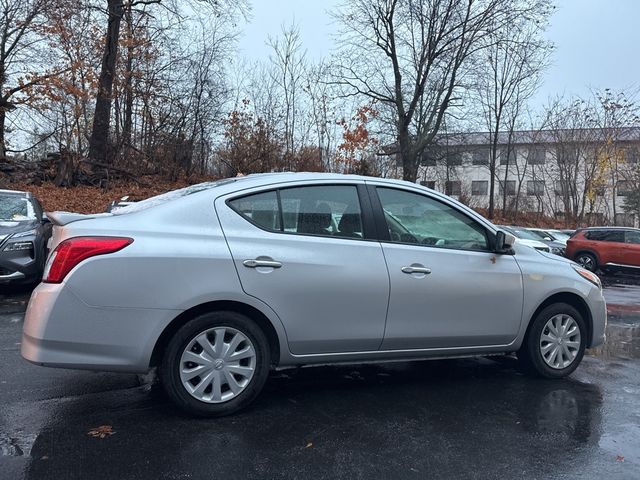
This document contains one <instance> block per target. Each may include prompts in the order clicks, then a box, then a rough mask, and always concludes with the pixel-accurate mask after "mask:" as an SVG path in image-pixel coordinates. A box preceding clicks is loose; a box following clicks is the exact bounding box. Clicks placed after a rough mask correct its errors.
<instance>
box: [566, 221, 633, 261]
mask: <svg viewBox="0 0 640 480" xmlns="http://www.w3.org/2000/svg"><path fill="white" fill-rule="evenodd" d="M566 256H567V258H570V259H572V260H574V261H576V262H577V263H579V264H580V265H582V266H583V267H584V268H586V269H588V270H591V271H592V272H595V271H596V270H597V269H598V268H603V269H607V268H634V269H638V271H640V229H637V228H624V227H594V228H585V229H582V230H578V231H577V232H576V233H575V234H574V235H573V236H572V237H571V238H570V239H569V240H567V251H566Z"/></svg>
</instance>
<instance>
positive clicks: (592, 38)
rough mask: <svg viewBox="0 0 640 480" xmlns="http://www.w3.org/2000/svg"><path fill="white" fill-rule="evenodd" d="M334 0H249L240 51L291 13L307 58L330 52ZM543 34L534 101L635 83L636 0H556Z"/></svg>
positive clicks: (254, 54) (260, 49)
mask: <svg viewBox="0 0 640 480" xmlns="http://www.w3.org/2000/svg"><path fill="white" fill-rule="evenodd" d="M338 3H339V0H252V6H253V10H252V18H251V20H250V21H249V23H248V24H247V25H246V26H245V28H244V34H243V36H242V38H241V40H240V56H245V57H247V58H250V59H259V58H266V57H268V56H269V53H270V52H269V47H267V46H266V41H267V38H268V37H269V36H272V37H274V36H277V35H278V34H279V33H280V30H281V26H282V25H283V23H284V24H290V23H291V22H292V21H293V20H294V19H295V21H296V23H298V25H299V26H300V31H301V36H302V41H303V43H304V46H305V48H306V49H307V51H308V55H309V57H311V58H316V59H317V58H320V57H322V56H324V55H327V54H329V53H330V52H331V49H332V47H333V41H332V33H333V32H334V31H335V25H333V24H332V19H331V17H330V16H329V14H328V13H327V11H328V10H330V9H331V8H333V7H335V6H336V5H337V4H338ZM556 4H557V7H558V8H557V9H556V12H555V14H554V15H553V17H552V18H551V25H550V27H549V30H548V32H547V35H548V37H549V39H550V40H551V41H553V42H554V43H555V45H556V51H555V54H554V57H553V65H552V66H551V67H550V68H549V70H548V71H547V73H546V75H545V81H544V84H543V85H542V88H541V89H540V91H539V92H538V94H537V95H536V97H535V99H534V103H536V104H538V105H540V104H542V103H544V102H545V101H546V100H547V98H548V97H550V96H555V95H558V94H563V93H566V94H567V95H571V94H579V95H586V94H588V91H589V88H593V89H600V88H612V89H625V88H628V87H636V86H638V85H640V63H639V59H640V55H638V49H639V47H640V0H556Z"/></svg>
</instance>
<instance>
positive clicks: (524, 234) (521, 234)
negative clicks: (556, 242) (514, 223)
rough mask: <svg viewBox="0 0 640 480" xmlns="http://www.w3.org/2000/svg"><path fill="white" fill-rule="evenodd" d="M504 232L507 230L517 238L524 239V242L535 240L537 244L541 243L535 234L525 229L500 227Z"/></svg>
mask: <svg viewBox="0 0 640 480" xmlns="http://www.w3.org/2000/svg"><path fill="white" fill-rule="evenodd" d="M500 228H502V229H503V230H506V231H507V232H509V233H512V234H514V235H515V236H516V237H518V238H520V239H523V240H535V241H537V242H539V241H540V239H539V238H538V237H537V236H535V235H534V234H533V233H531V232H529V231H527V230H525V229H523V228H514V227H500Z"/></svg>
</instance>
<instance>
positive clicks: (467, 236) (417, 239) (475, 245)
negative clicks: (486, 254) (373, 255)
mask: <svg viewBox="0 0 640 480" xmlns="http://www.w3.org/2000/svg"><path fill="white" fill-rule="evenodd" d="M377 192H378V196H379V198H380V202H381V203H382V208H383V210H384V216H385V219H386V221H387V227H388V228H389V235H390V239H391V241H392V242H395V243H416V244H422V245H427V246H431V247H441V248H451V249H457V250H482V251H486V250H488V249H489V247H488V241H487V234H486V231H485V229H484V228H483V227H482V226H481V225H479V224H478V223H476V222H475V221H474V220H473V219H471V218H469V217H467V216H466V215H465V214H463V213H462V212H459V211H458V210H456V209H455V208H453V207H450V206H449V205H446V204H444V203H441V202H439V201H437V200H434V199H432V198H430V197H426V196H424V195H420V194H417V193H413V192H407V191H403V190H396V189H393V188H383V187H379V188H377Z"/></svg>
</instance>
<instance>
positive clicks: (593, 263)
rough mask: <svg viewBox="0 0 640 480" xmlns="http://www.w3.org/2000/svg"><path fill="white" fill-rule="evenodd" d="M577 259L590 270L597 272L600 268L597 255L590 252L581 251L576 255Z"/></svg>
mask: <svg viewBox="0 0 640 480" xmlns="http://www.w3.org/2000/svg"><path fill="white" fill-rule="evenodd" d="M575 260H576V262H577V263H579V264H580V265H582V266H583V267H584V268H586V269H587V270H589V271H590V272H595V271H596V270H597V269H598V261H597V260H596V257H595V256H594V255H592V254H590V253H579V254H578V255H576V259H575Z"/></svg>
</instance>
